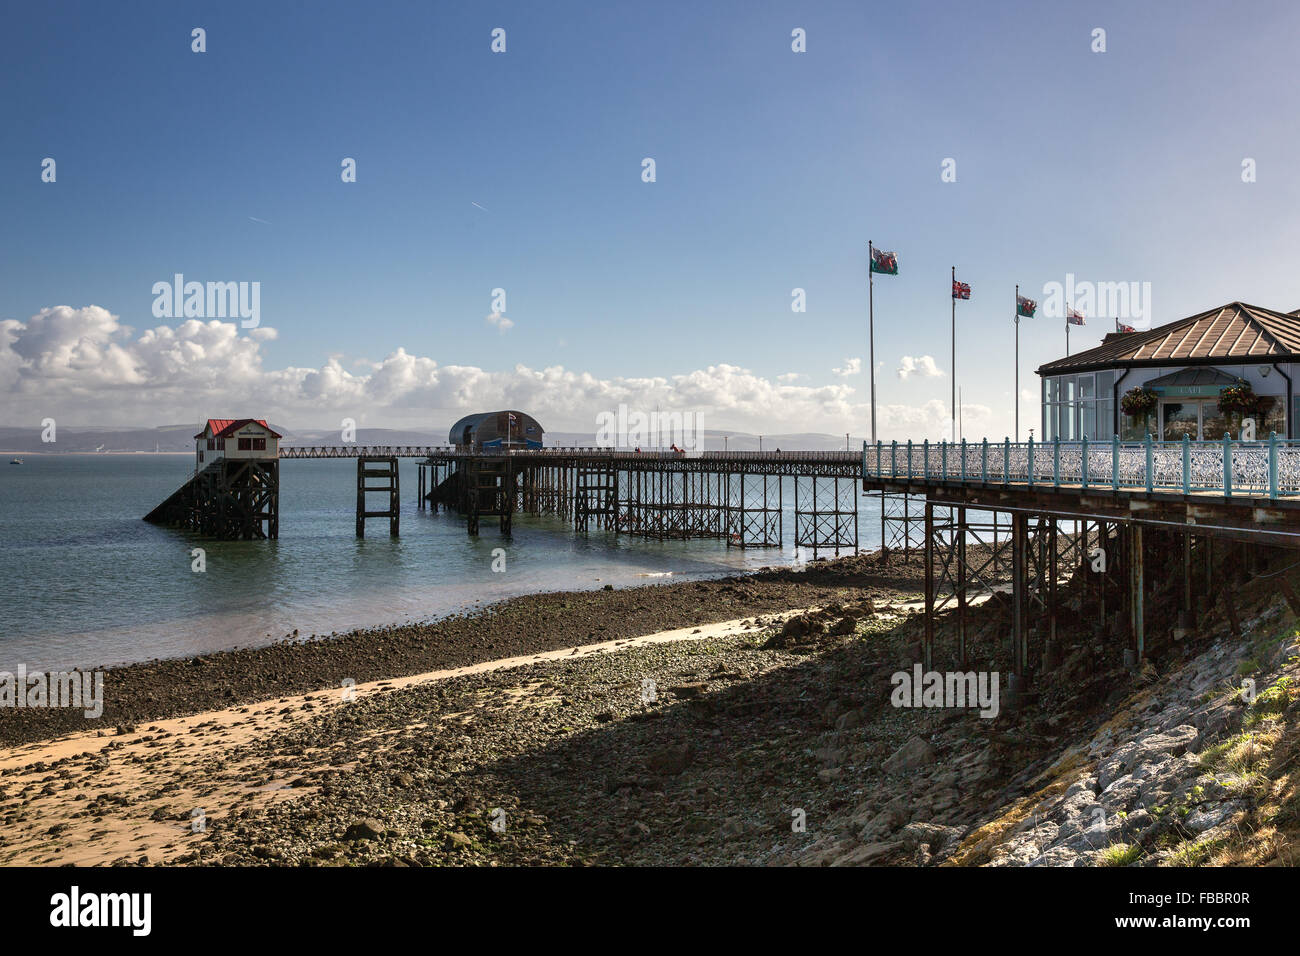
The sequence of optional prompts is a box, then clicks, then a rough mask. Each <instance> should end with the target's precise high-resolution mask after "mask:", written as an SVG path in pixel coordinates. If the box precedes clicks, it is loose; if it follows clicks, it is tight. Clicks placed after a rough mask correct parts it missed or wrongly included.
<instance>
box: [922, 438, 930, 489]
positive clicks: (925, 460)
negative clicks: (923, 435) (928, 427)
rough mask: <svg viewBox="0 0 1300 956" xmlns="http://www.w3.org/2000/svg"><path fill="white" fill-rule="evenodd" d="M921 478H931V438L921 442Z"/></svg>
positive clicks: (926, 479)
mask: <svg viewBox="0 0 1300 956" xmlns="http://www.w3.org/2000/svg"><path fill="white" fill-rule="evenodd" d="M921 480H922V481H929V480H930V439H928V438H927V439H925V441H923V442H921Z"/></svg>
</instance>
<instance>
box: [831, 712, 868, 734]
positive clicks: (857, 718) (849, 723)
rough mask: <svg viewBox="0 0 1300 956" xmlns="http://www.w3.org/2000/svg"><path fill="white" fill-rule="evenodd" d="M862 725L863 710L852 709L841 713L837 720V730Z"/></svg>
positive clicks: (850, 728)
mask: <svg viewBox="0 0 1300 956" xmlns="http://www.w3.org/2000/svg"><path fill="white" fill-rule="evenodd" d="M861 726H862V711H860V710H850V711H848V712H847V713H844V714H840V716H839V717H838V718H836V720H835V729H836V730H853V729H855V728H857V727H861Z"/></svg>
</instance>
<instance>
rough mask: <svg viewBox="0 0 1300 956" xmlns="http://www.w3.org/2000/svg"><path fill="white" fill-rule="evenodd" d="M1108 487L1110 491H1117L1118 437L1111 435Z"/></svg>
mask: <svg viewBox="0 0 1300 956" xmlns="http://www.w3.org/2000/svg"><path fill="white" fill-rule="evenodd" d="M1110 487H1111V490H1112V491H1119V436H1118V435H1112V436H1111V439H1110Z"/></svg>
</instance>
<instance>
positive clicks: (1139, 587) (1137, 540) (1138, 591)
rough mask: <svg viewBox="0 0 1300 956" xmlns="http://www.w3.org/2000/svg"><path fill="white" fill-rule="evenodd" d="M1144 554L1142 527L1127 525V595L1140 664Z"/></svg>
mask: <svg viewBox="0 0 1300 956" xmlns="http://www.w3.org/2000/svg"><path fill="white" fill-rule="evenodd" d="M1145 559H1146V554H1145V549H1144V548H1143V546H1142V526H1141V525H1140V524H1133V525H1129V562H1128V566H1129V593H1130V596H1131V598H1132V602H1133V603H1132V618H1133V652H1134V654H1135V656H1136V662H1137V663H1138V664H1141V663H1142V658H1143V656H1144V655H1145V654H1146V560H1145Z"/></svg>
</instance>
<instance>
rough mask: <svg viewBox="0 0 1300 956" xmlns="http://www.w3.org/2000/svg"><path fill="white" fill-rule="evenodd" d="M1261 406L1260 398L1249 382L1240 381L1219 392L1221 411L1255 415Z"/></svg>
mask: <svg viewBox="0 0 1300 956" xmlns="http://www.w3.org/2000/svg"><path fill="white" fill-rule="evenodd" d="M1259 408H1260V398H1259V396H1258V395H1256V394H1255V390H1254V389H1253V388H1251V387H1250V383H1249V382H1238V383H1237V384H1235V385H1229V386H1228V387H1227V388H1225V389H1223V390H1222V391H1221V392H1219V411H1221V412H1224V413H1225V414H1228V415H1254V414H1256V413H1257V412H1258V411H1259Z"/></svg>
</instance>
